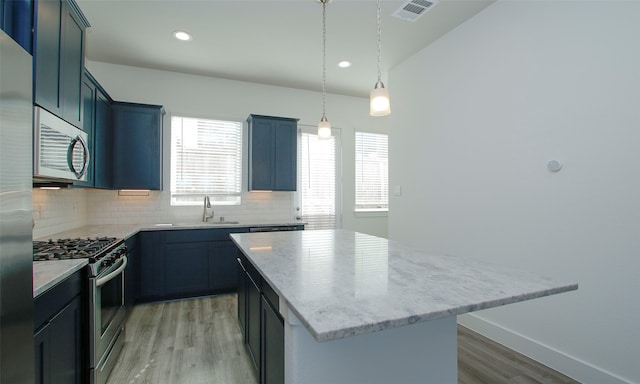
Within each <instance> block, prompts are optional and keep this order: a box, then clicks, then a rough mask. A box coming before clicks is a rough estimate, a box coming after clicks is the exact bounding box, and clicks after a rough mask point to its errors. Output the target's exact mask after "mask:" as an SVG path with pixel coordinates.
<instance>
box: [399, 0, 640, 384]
mask: <svg viewBox="0 0 640 384" xmlns="http://www.w3.org/2000/svg"><path fill="white" fill-rule="evenodd" d="M639 36H640V3H639V2H622V1H602V2H600V1H574V2H569V1H557V2H556V1H548V2H542V1H501V2H497V3H495V4H493V5H491V6H490V7H488V8H487V9H486V10H485V11H483V12H481V13H480V14H478V15H476V16H475V17H474V18H472V19H470V20H469V21H467V22H466V23H464V24H462V25H461V26H459V27H458V28H457V29H455V30H453V31H452V32H450V33H449V34H447V35H445V36H444V37H442V38H441V39H440V40H438V41H436V42H435V43H433V44H432V45H430V46H429V47H426V48H425V49H423V50H422V51H421V52H419V53H418V54H416V55H414V56H413V57H411V58H410V59H408V60H406V61H405V62H403V63H402V64H400V65H398V66H397V67H395V68H393V69H392V71H391V73H390V80H389V85H390V89H391V90H392V91H393V95H392V96H393V102H394V106H393V107H394V113H393V114H392V119H391V125H392V126H393V129H390V132H389V134H390V172H389V173H390V185H391V186H395V185H400V186H402V188H403V194H402V196H400V197H397V196H391V200H390V206H391V208H390V214H389V237H390V238H392V239H395V240H401V241H403V242H407V243H411V244H414V245H418V246H421V247H423V248H426V249H428V250H431V251H437V252H444V253H449V254H457V255H461V256H463V255H464V256H472V257H477V258H479V259H483V260H486V261H487V262H492V263H499V264H506V265H510V266H515V267H520V268H523V269H527V270H531V271H536V272H539V273H541V274H545V275H548V276H551V277H557V278H561V279H563V280H573V281H577V282H578V283H579V290H578V291H575V292H572V293H566V294H561V295H557V296H552V297H548V298H544V299H538V300H534V301H530V302H526V303H521V304H516V305H510V306H506V307H502V308H497V309H494V310H487V311H482V312H478V313H477V314H476V315H469V316H466V317H465V316H463V317H461V318H460V319H459V321H461V322H462V323H465V324H467V325H470V326H472V327H473V328H476V329H478V330H480V331H482V332H483V333H485V334H487V335H489V336H490V337H493V338H495V339H496V340H498V341H500V342H503V343H505V344H507V345H509V346H511V347H513V348H515V349H518V350H521V351H523V352H525V353H526V354H529V355H531V356H533V357H535V358H536V359H538V360H540V361H542V362H544V363H545V364H547V365H550V366H552V367H555V368H556V369H559V370H561V371H563V372H565V373H567V374H569V375H571V376H573V377H575V378H576V379H578V380H579V381H581V382H584V383H594V384H596V383H597V384H600V383H638V382H640V364H638V361H639V360H638V356H640V299H639V298H638V293H639V292H640V283H639V282H640V279H639V278H638V273H639V272H640V254H639V251H640V112H639V111H640V105H639V100H640V49H639V48H638V47H639V45H638V37H639ZM552 159H556V160H559V161H561V162H562V163H563V164H564V168H563V169H562V170H561V171H560V172H557V173H552V172H549V171H548V170H547V162H548V161H549V160H552Z"/></svg>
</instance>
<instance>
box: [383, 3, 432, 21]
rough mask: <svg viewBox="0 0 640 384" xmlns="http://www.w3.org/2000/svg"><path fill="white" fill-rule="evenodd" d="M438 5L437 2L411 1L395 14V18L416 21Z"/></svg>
mask: <svg viewBox="0 0 640 384" xmlns="http://www.w3.org/2000/svg"><path fill="white" fill-rule="evenodd" d="M434 5H436V1H429V0H409V1H407V2H406V3H404V4H402V7H400V9H398V10H397V11H395V12H394V13H393V16H395V17H397V18H399V19H402V20H407V21H416V20H418V19H419V18H421V17H422V16H423V15H424V14H425V13H427V11H428V10H430V9H431V8H433V6H434Z"/></svg>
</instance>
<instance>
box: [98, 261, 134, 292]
mask: <svg viewBox="0 0 640 384" xmlns="http://www.w3.org/2000/svg"><path fill="white" fill-rule="evenodd" d="M120 260H122V265H121V266H119V267H118V269H116V270H115V271H113V272H111V273H109V274H108V275H107V276H103V277H100V278H98V279H96V287H102V286H103V285H105V284H106V283H108V282H109V281H111V280H113V279H114V278H115V277H116V276H118V275H119V274H120V273H121V272H122V271H123V270H124V269H125V268H126V267H127V256H122V258H121V259H120Z"/></svg>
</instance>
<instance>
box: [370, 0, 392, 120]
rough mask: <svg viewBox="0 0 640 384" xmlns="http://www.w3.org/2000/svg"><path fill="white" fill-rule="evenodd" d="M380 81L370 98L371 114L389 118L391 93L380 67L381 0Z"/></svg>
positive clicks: (380, 26)
mask: <svg viewBox="0 0 640 384" xmlns="http://www.w3.org/2000/svg"><path fill="white" fill-rule="evenodd" d="M377 22H378V33H377V37H378V81H377V82H376V85H375V86H374V87H373V91H371V94H370V96H369V114H370V115H371V116H387V115H389V114H390V113H391V101H390V99H389V91H388V90H387V89H386V88H385V87H384V84H383V83H382V75H381V70H380V67H381V66H382V38H381V35H382V18H381V17H380V0H378V18H377Z"/></svg>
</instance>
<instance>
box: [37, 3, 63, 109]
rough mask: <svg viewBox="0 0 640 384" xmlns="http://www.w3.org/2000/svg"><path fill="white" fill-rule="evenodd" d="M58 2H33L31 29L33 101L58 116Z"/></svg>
mask: <svg viewBox="0 0 640 384" xmlns="http://www.w3.org/2000/svg"><path fill="white" fill-rule="evenodd" d="M61 14H62V3H61V2H60V1H37V2H36V11H35V21H34V23H35V29H34V47H33V59H34V62H33V64H34V79H33V80H34V101H35V103H36V104H38V105H40V106H41V107H43V108H44V109H46V110H48V111H49V112H51V113H53V114H56V115H58V116H62V109H61V103H60V84H61V83H60V26H61V20H62V19H61Z"/></svg>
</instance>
